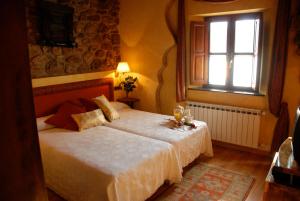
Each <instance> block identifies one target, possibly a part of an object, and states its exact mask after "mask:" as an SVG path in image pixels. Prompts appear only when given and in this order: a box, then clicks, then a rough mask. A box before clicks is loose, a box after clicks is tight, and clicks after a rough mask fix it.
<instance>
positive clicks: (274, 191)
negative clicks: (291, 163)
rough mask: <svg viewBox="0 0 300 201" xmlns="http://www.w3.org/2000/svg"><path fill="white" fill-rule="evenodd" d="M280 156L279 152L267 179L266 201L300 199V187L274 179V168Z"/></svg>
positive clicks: (297, 200)
mask: <svg viewBox="0 0 300 201" xmlns="http://www.w3.org/2000/svg"><path fill="white" fill-rule="evenodd" d="M277 158H278V152H277V153H276V154H275V156H274V159H273V163H272V165H271V167H270V170H269V173H268V175H267V177H266V181H265V191H264V199H263V200H264V201H300V189H298V188H294V187H290V186H287V185H284V184H279V183H277V182H275V181H274V178H273V175H272V168H273V166H274V165H275V163H276V160H277Z"/></svg>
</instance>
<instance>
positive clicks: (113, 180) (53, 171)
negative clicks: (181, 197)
mask: <svg viewBox="0 0 300 201" xmlns="http://www.w3.org/2000/svg"><path fill="white" fill-rule="evenodd" d="M39 139H40V147H41V154H42V162H43V168H44V174H45V181H46V184H47V186H48V187H49V188H50V189H52V190H53V191H55V192H56V193H57V194H59V195H60V196H61V197H63V198H64V199H66V200H69V201H72V200H74V201H75V200H76V201H102V200H103V201H106V200H109V201H142V200H145V199H147V198H148V197H150V196H151V195H152V194H153V193H154V192H155V191H156V190H157V189H158V188H159V187H160V186H161V185H162V184H163V183H164V181H165V180H168V181H170V182H171V183H173V182H179V181H180V179H181V169H180V168H179V164H178V159H177V156H176V153H175V150H174V148H173V147H172V145H170V144H168V143H165V142H162V141H158V140H153V139H150V138H146V137H141V136H137V135H132V134H128V133H126V132H123V131H119V130H116V129H112V128H108V127H104V126H98V127H94V128H91V129H88V130H85V131H83V132H81V133H80V134H78V132H74V131H69V130H64V129H58V128H54V129H49V130H45V131H42V132H40V133H39Z"/></svg>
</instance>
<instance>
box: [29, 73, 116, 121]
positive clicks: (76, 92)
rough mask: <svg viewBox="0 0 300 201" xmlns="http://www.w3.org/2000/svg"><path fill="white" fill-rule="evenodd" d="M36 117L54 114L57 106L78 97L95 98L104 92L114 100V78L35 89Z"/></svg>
mask: <svg viewBox="0 0 300 201" xmlns="http://www.w3.org/2000/svg"><path fill="white" fill-rule="evenodd" d="M33 94H34V105H35V114H36V117H42V116H46V115H50V114H53V113H54V112H55V111H56V109H57V107H58V106H59V105H60V104H62V103H63V102H65V101H67V100H72V99H76V98H95V97H97V96H100V95H102V94H104V95H105V96H106V97H107V98H108V99H109V100H110V101H113V100H114V82H113V79H112V78H104V79H97V80H88V81H82V82H73V83H67V84H59V85H51V86H45V87H38V88H34V89H33Z"/></svg>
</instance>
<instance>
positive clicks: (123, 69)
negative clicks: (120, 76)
mask: <svg viewBox="0 0 300 201" xmlns="http://www.w3.org/2000/svg"><path fill="white" fill-rule="evenodd" d="M129 71H130V68H129V65H128V63H127V62H119V64H118V67H117V72H118V73H128V72H129Z"/></svg>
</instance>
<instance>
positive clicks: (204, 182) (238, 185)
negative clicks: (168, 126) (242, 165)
mask: <svg viewBox="0 0 300 201" xmlns="http://www.w3.org/2000/svg"><path fill="white" fill-rule="evenodd" d="M254 181H255V179H254V177H252V176H248V175H243V174H240V173H237V172H233V171H230V170H226V169H223V168H220V167H216V166H212V165H207V164H203V163H199V164H197V165H195V166H194V167H192V168H191V169H190V170H188V171H187V172H186V173H185V174H184V178H183V180H182V182H181V183H180V184H175V185H173V186H172V187H170V188H169V189H168V190H166V191H165V192H164V193H163V194H162V195H160V196H159V197H158V198H157V199H155V200H159V201H244V200H245V199H246V198H247V196H248V193H249V192H250V190H251V188H252V186H253V184H254Z"/></svg>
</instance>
